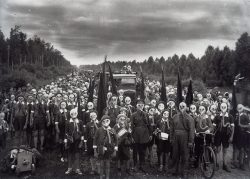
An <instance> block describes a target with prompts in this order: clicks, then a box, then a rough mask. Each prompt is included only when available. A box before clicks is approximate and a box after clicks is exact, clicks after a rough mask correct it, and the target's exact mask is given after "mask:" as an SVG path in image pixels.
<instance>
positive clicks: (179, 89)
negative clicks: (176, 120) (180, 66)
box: [176, 71, 182, 108]
mask: <svg viewBox="0 0 250 179" xmlns="http://www.w3.org/2000/svg"><path fill="white" fill-rule="evenodd" d="M181 102H182V85H181V79H180V73H179V71H178V79H177V97H176V106H177V108H179V104H180V103H181Z"/></svg>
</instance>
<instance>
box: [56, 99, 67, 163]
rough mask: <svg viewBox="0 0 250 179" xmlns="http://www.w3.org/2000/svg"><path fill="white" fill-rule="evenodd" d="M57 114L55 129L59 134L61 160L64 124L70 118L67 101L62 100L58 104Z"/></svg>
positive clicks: (63, 152) (63, 158)
mask: <svg viewBox="0 0 250 179" xmlns="http://www.w3.org/2000/svg"><path fill="white" fill-rule="evenodd" d="M59 107H60V109H59V114H58V117H57V118H56V122H55V125H56V131H57V133H58V134H59V145H60V152H61V162H64V161H65V147H64V144H63V140H64V137H65V125H66V121H68V120H69V119H70V115H69V111H68V110H67V103H66V102H65V101H62V102H61V103H60V104H59Z"/></svg>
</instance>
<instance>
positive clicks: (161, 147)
mask: <svg viewBox="0 0 250 179" xmlns="http://www.w3.org/2000/svg"><path fill="white" fill-rule="evenodd" d="M170 150H171V144H170V142H169V140H161V139H158V145H157V151H158V152H159V153H160V154H161V153H169V152H170Z"/></svg>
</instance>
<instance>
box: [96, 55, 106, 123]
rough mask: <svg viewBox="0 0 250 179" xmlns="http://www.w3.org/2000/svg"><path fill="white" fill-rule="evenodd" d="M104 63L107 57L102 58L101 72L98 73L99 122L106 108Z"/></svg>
mask: <svg viewBox="0 0 250 179" xmlns="http://www.w3.org/2000/svg"><path fill="white" fill-rule="evenodd" d="M106 61H107V56H105V58H104V63H103V65H102V72H101V73H100V80H99V85H98V99H97V113H98V114H97V117H98V119H99V120H101V118H102V115H103V111H104V109H105V108H106V97H107V94H106V91H107V90H106V87H107V85H106V78H105V77H106V73H105V72H106V69H105V65H106Z"/></svg>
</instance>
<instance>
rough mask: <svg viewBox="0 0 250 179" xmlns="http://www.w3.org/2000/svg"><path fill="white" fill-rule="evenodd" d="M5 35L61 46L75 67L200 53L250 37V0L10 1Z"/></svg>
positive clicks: (6, 6) (5, 8)
mask: <svg viewBox="0 0 250 179" xmlns="http://www.w3.org/2000/svg"><path fill="white" fill-rule="evenodd" d="M1 7H2V8H1V10H3V11H2V12H3V13H2V14H3V15H2V17H0V20H1V21H2V24H0V25H1V26H2V29H3V31H4V32H5V34H7V33H9V29H10V28H11V27H13V26H14V25H21V26H22V29H23V30H24V31H25V32H27V33H28V35H30V36H32V35H34V34H36V35H38V36H41V37H42V38H44V39H45V40H46V41H49V42H52V43H53V44H56V45H57V46H56V47H57V48H58V49H59V50H61V51H62V53H63V54H64V55H65V57H66V58H68V59H69V60H72V59H74V60H72V62H73V63H75V64H76V63H77V64H81V63H100V62H101V60H102V59H103V56H104V55H105V54H108V55H109V56H110V58H112V59H114V60H117V59H124V58H127V59H138V60H140V59H141V60H143V59H144V58H146V57H147V56H149V55H154V56H162V55H165V56H166V55H173V54H174V53H177V52H178V53H179V52H180V53H181V52H182V51H183V52H187V51H189V52H195V53H196V54H197V55H201V54H202V53H203V52H204V50H205V47H206V46H207V45H209V44H208V43H209V42H214V43H213V44H214V45H215V46H221V45H228V46H231V47H234V43H235V41H236V39H237V38H239V36H240V34H241V33H243V32H245V31H249V27H250V26H249V22H248V19H249V17H250V14H249V12H250V6H249V3H248V1H247V0H240V1H233V0H218V1H216V3H214V1H209V0H168V1H166V0H157V1H151V0H136V1H134V0H121V1H113V0H53V1H52V0H43V1H42V0H41V1H33V0H9V1H7V2H6V3H5V4H4V6H1Z"/></svg>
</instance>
